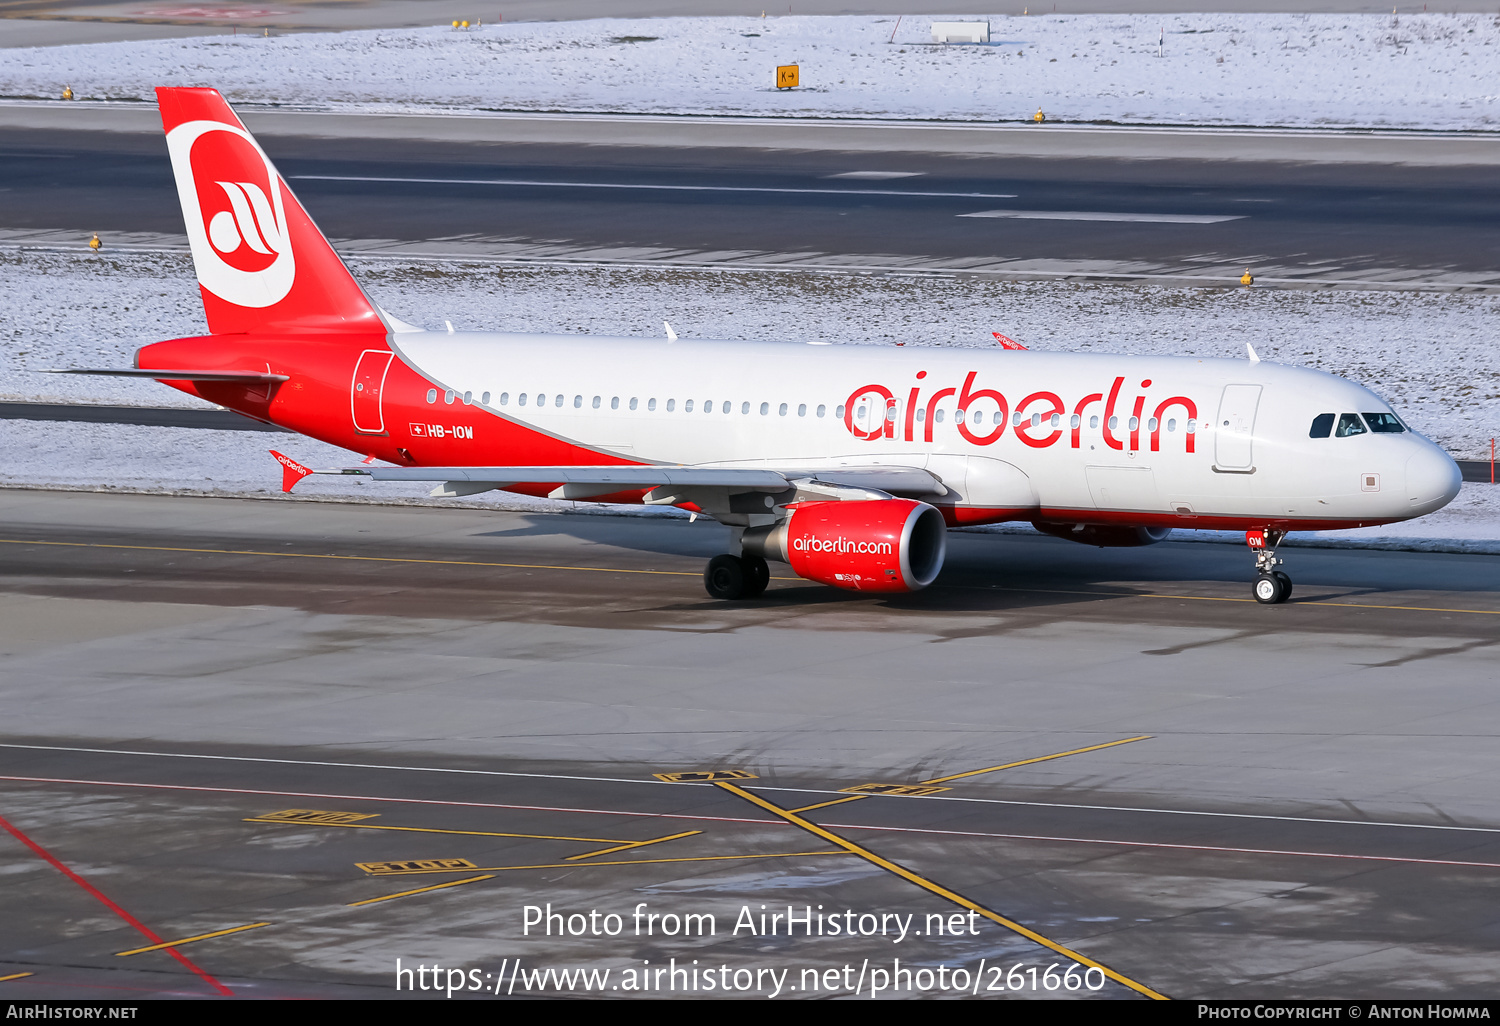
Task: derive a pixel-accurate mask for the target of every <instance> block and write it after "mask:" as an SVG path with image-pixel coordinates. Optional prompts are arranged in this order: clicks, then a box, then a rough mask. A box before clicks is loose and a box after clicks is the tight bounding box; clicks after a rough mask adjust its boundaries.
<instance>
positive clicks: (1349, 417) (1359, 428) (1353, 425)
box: [1333, 413, 1365, 438]
mask: <svg viewBox="0 0 1500 1026" xmlns="http://www.w3.org/2000/svg"><path fill="white" fill-rule="evenodd" d="M1364 433H1365V425H1364V423H1363V422H1362V421H1361V420H1360V419H1359V414H1357V413H1341V414H1339V426H1338V427H1337V428H1336V429H1335V430H1334V432H1333V437H1334V438H1348V437H1349V436H1350V435H1362V434H1364Z"/></svg>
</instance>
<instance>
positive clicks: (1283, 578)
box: [1271, 570, 1292, 602]
mask: <svg viewBox="0 0 1500 1026" xmlns="http://www.w3.org/2000/svg"><path fill="white" fill-rule="evenodd" d="M1271 576H1272V577H1274V578H1276V579H1277V580H1278V581H1280V582H1281V601H1283V602H1285V601H1286V600H1287V599H1289V598H1291V597H1292V579H1291V578H1290V577H1288V576H1287V575H1286V574H1284V573H1282V572H1281V571H1280V570H1272V571H1271Z"/></svg>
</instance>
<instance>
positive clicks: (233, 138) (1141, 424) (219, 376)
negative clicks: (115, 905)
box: [66, 88, 1461, 604]
mask: <svg viewBox="0 0 1500 1026" xmlns="http://www.w3.org/2000/svg"><path fill="white" fill-rule="evenodd" d="M157 98H158V104H159V107H160V111H161V116H162V123H163V128H164V129H165V131H166V142H167V149H168V151H169V153H170V156H171V160H172V169H173V173H174V175H175V178H176V183H177V190H178V196H179V198H180V200H181V204H182V211H183V217H184V220H185V223H186V227H187V235H188V240H189V243H190V246H191V250H192V255H193V262H194V266H195V269H196V272H197V278H198V283H199V286H200V290H201V292H202V297H203V306H204V312H205V314H206V317H207V322H208V328H209V332H210V334H208V335H204V336H199V337H194V338H179V339H172V340H169V341H163V342H157V343H155V344H152V345H147V346H144V347H142V348H141V349H140V350H139V351H138V352H137V353H136V356H135V366H134V367H132V368H128V369H107V368H104V369H99V368H75V369H70V370H68V371H66V372H67V373H86V374H124V375H128V376H135V377H144V378H151V379H155V380H157V381H160V382H162V383H163V384H166V385H169V386H170V387H172V388H176V389H178V390H180V391H182V392H185V393H187V394H188V395H192V396H197V397H199V398H201V399H205V400H207V401H209V402H211V403H216V404H218V405H220V406H223V407H227V408H229V409H232V410H236V411H238V412H240V413H243V414H245V415H247V416H250V417H254V418H256V419H258V420H261V421H265V422H267V423H271V424H276V425H280V426H282V427H285V428H289V429H291V430H292V431H296V432H300V433H301V434H304V435H308V436H310V437H313V438H317V439H320V440H322V441H325V442H329V443H332V444H333V445H337V446H341V447H343V448H345V449H348V450H351V451H352V452H354V453H358V454H360V455H361V456H363V457H364V458H365V462H363V463H360V464H358V465H355V466H350V467H342V468H335V469H332V470H319V471H314V470H312V469H310V468H308V467H305V466H303V465H302V464H300V463H298V462H297V461H296V460H293V459H291V458H290V457H287V456H284V455H282V454H280V453H274V452H273V455H274V456H275V457H276V459H277V460H279V461H280V463H281V464H282V468H283V488H284V490H286V491H290V490H291V489H292V487H293V486H294V485H295V484H296V483H297V482H298V481H299V480H301V479H302V478H303V477H305V476H306V475H308V474H310V473H338V474H362V475H366V476H367V477H369V478H372V479H375V480H380V481H406V482H431V483H435V485H436V486H435V487H434V488H433V489H432V491H431V494H432V495H434V496H446V497H456V496H464V495H473V494H476V493H479V492H484V491H489V490H492V489H502V490H507V491H511V492H515V493H520V494H525V495H533V496H547V497H550V498H554V499H575V500H591V501H594V502H604V503H639V504H647V505H670V506H676V507H679V508H681V509H684V510H687V511H689V512H690V513H691V514H693V515H694V516H695V517H696V516H697V515H704V516H707V517H711V518H713V519H714V520H717V521H718V522H719V523H721V524H725V525H727V526H728V527H729V528H730V529H731V530H730V545H729V546H728V549H729V551H726V552H724V553H722V554H720V555H717V556H715V557H714V558H713V559H711V560H710V561H709V562H708V565H707V567H706V569H705V571H704V585H705V588H706V589H707V591H708V593H709V595H711V596H713V597H715V598H718V599H726V600H733V599H747V598H753V597H755V596H757V595H760V594H761V593H762V592H763V591H764V590H765V588H766V586H767V583H768V581H769V579H770V570H769V567H768V564H767V560H778V561H781V562H784V563H787V564H789V565H790V567H791V569H792V570H793V571H794V572H795V573H796V574H798V575H799V576H800V577H803V578H805V579H808V580H812V581H818V582H821V583H824V584H828V585H832V586H833V587H836V588H844V589H849V590H853V591H860V592H877V593H881V592H887V593H889V592H909V591H916V590H918V589H921V588H925V587H926V586H928V585H929V584H931V583H932V582H933V580H934V579H936V578H937V576H938V573H939V571H940V570H941V569H942V565H943V560H944V555H945V552H946V545H945V535H946V530H947V529H948V528H950V527H955V526H963V525H975V524H994V523H1001V522H1005V521H1024V522H1030V523H1031V524H1032V525H1033V526H1035V527H1036V529H1037V530H1039V531H1042V532H1044V533H1046V534H1049V535H1053V536H1056V537H1058V538H1066V539H1068V540H1071V541H1076V542H1082V543H1086V544H1091V545H1098V546H1133V545H1149V544H1153V543H1155V542H1159V541H1161V540H1162V539H1164V538H1166V537H1167V536H1168V535H1169V534H1170V533H1171V531H1172V530H1173V529H1174V528H1178V527H1181V528H1209V529H1218V530H1233V531H1244V532H1246V541H1247V544H1248V545H1249V546H1250V548H1251V549H1252V550H1253V554H1254V558H1255V571H1256V573H1255V578H1254V583H1253V587H1252V594H1253V595H1254V597H1255V599H1256V601H1258V602H1261V603H1266V604H1275V603H1280V602H1284V601H1286V600H1287V598H1288V597H1290V595H1291V591H1292V582H1291V578H1290V577H1289V576H1288V575H1287V574H1286V573H1285V572H1284V571H1282V570H1279V569H1277V567H1278V565H1280V564H1282V562H1283V560H1281V559H1279V558H1277V556H1276V551H1277V547H1278V545H1279V544H1280V543H1281V541H1282V539H1284V538H1285V537H1286V533H1287V532H1288V531H1292V530H1299V531H1320V530H1332V529H1339V528H1350V527H1368V526H1373V525H1379V524H1390V523H1394V522H1397V521H1402V520H1408V519H1411V518H1413V517H1418V516H1422V515H1424V514H1426V513H1430V512H1432V511H1434V510H1436V509H1439V508H1441V507H1442V506H1444V505H1445V504H1447V503H1448V502H1449V501H1450V500H1452V499H1453V497H1454V496H1455V495H1457V494H1458V490H1459V484H1460V480H1461V476H1460V473H1459V469H1458V467H1457V465H1456V464H1455V463H1454V462H1453V460H1452V459H1451V458H1449V456H1448V455H1447V454H1446V453H1445V452H1444V451H1443V450H1442V449H1440V448H1439V447H1438V446H1437V445H1435V444H1433V443H1432V442H1431V441H1429V440H1428V439H1427V438H1425V437H1423V436H1422V435H1420V434H1418V433H1416V432H1415V431H1413V430H1411V429H1410V428H1409V427H1408V426H1407V425H1406V424H1405V423H1404V422H1403V421H1402V420H1401V418H1400V417H1399V416H1398V415H1397V414H1396V412H1395V411H1394V410H1393V409H1391V407H1390V405H1389V404H1388V403H1386V402H1385V401H1384V400H1382V399H1381V398H1379V397H1378V396H1376V395H1375V394H1374V393H1373V392H1371V391H1369V390H1368V389H1365V388H1363V387H1361V386H1359V385H1357V384H1355V383H1353V382H1350V381H1347V380H1344V379H1342V378H1338V377H1335V376H1333V375H1330V374H1325V373H1321V372H1318V371H1314V370H1308V369H1305V368H1300V367H1292V366H1285V365H1280V364H1276V363H1272V362H1268V361H1262V360H1260V359H1259V358H1258V357H1257V355H1256V353H1255V350H1254V348H1253V347H1249V346H1247V352H1248V357H1249V358H1248V359H1245V360H1233V359H1208V358H1197V357H1191V356H1179V357H1156V356H1149V357H1148V356H1124V355H1102V354H1101V355H1096V354H1088V355H1083V354H1073V353H1044V352H1036V351H1031V350H1027V349H1025V348H1024V347H1022V346H1021V345H1020V344H1018V343H1013V342H1011V340H1009V339H1006V338H1004V336H1000V335H998V334H997V339H999V340H1000V342H1001V345H1002V348H999V349H993V350H974V349H934V348H924V347H911V348H906V347H884V346H883V347H873V346H860V345H830V344H827V343H823V342H820V341H818V340H811V341H809V342H806V343H798V342H785V343H764V342H737V341H724V340H710V339H689V338H678V337H677V336H676V334H675V332H674V331H673V330H672V329H671V326H670V325H665V327H666V337H665V338H655V339H652V338H627V337H604V336H574V335H548V334H531V333H516V332H477V331H457V330H455V329H454V328H453V326H452V325H451V324H448V325H447V327H446V330H440V331H429V330H425V329H423V328H419V327H416V326H414V325H411V324H407V323H405V322H403V321H401V320H400V319H398V318H397V317H395V316H393V315H391V314H390V313H388V312H386V311H385V310H383V309H381V308H380V307H379V306H378V305H377V304H376V303H375V302H374V301H372V300H371V299H370V298H369V296H367V295H366V294H365V292H364V290H363V289H362V288H361V287H360V286H359V284H358V283H357V282H356V281H355V280H354V277H353V276H352V275H351V274H350V272H349V270H348V269H347V268H346V267H345V266H344V264H343V262H342V261H341V260H340V259H339V257H338V255H337V254H336V253H335V252H334V250H333V248H332V246H330V245H329V243H328V241H327V240H326V239H325V238H324V237H323V235H322V233H321V232H320V231H319V230H318V229H317V227H315V226H314V224H313V222H312V220H311V219H310V218H309V216H308V214H307V212H306V211H305V210H304V209H303V207H302V205H301V204H300V203H299V202H298V201H297V199H296V197H295V196H294V195H293V194H292V192H291V190H290V189H289V188H287V185H286V182H285V181H284V180H283V179H282V178H281V176H280V175H279V174H278V172H277V171H276V169H275V167H274V166H273V165H272V163H271V161H270V159H269V158H267V156H266V154H265V153H264V151H263V150H262V149H261V148H260V146H259V144H257V143H256V141H255V139H254V138H253V137H252V136H251V134H250V133H249V132H248V131H246V129H245V127H244V125H243V124H242V123H241V122H240V120H239V118H238V117H237V116H236V115H235V113H234V111H233V110H232V109H231V108H230V106H229V105H228V104H227V103H226V102H225V100H224V99H223V97H222V96H221V95H220V94H219V93H218V92H217V91H216V90H213V89H207V88H161V89H158V90H157ZM376 461H380V462H376ZM381 464H386V465H381Z"/></svg>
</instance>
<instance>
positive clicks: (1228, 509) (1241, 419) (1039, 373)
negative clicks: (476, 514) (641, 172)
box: [393, 332, 1459, 528]
mask: <svg viewBox="0 0 1500 1026" xmlns="http://www.w3.org/2000/svg"><path fill="white" fill-rule="evenodd" d="M393 344H394V346H395V348H397V349H398V350H399V352H400V353H401V355H402V356H403V357H404V358H405V359H406V360H407V361H408V362H410V363H411V364H412V365H413V367H414V368H416V369H418V370H419V371H420V372H421V373H422V374H424V375H426V376H427V377H428V378H429V379H431V380H433V381H435V382H437V383H439V384H440V385H441V386H443V387H442V389H439V390H438V391H437V393H436V396H435V401H433V402H432V404H431V405H432V407H435V409H434V410H433V412H434V415H435V416H437V415H440V414H441V407H443V406H444V405H446V404H448V403H464V402H467V403H469V404H471V405H474V406H480V407H482V408H483V409H484V410H486V411H487V412H489V413H491V414H493V415H495V416H498V417H502V418H505V419H507V420H510V421H512V422H513V423H514V424H516V425H517V426H521V427H525V428H528V429H530V430H531V431H534V432H537V433H540V434H541V435H548V436H552V437H553V438H556V439H561V440H567V441H569V442H572V443H575V444H577V445H579V446H581V447H584V448H585V449H587V450H592V451H593V452H595V453H599V454H609V455H612V456H615V457H621V458H624V459H627V460H630V461H632V462H639V463H667V464H681V465H688V466H717V467H732V466H743V467H768V468H796V467H799V466H806V467H829V466H838V465H849V466H861V465H872V464H873V465H894V466H907V467H920V468H925V469H928V470H931V471H933V472H934V473H935V474H937V475H938V476H939V477H940V478H941V479H942V481H943V483H944V484H945V485H947V486H948V487H949V488H950V489H951V490H952V492H953V493H954V495H953V498H954V500H955V501H956V505H958V506H959V507H961V508H967V509H968V510H970V511H971V512H972V515H971V516H970V517H969V518H968V521H969V522H978V521H981V520H985V519H991V520H1002V519H1004V520H1008V519H1044V520H1058V521H1070V520H1083V519H1092V520H1095V521H1098V522H1106V523H1107V522H1111V521H1113V520H1118V521H1119V522H1127V523H1148V522H1150V523H1160V524H1163V525H1172V524H1176V525H1179V526H1184V527H1189V526H1214V525H1215V523H1216V522H1217V521H1219V520H1225V521H1226V523H1225V525H1224V526H1232V525H1231V524H1229V523H1228V522H1227V521H1240V520H1248V519H1254V520H1265V521H1267V522H1276V523H1282V524H1284V525H1285V526H1287V527H1289V528H1296V527H1304V528H1315V527H1334V526H1358V525H1360V524H1367V523H1379V522H1390V521H1394V520H1403V519H1409V518H1411V517H1415V516H1420V515H1422V514H1424V513H1428V512H1431V511H1432V510H1434V509H1437V508H1439V507H1441V506H1442V505H1444V504H1445V503H1447V502H1448V501H1449V500H1450V499H1451V498H1452V497H1453V495H1454V494H1456V492H1457V488H1458V481H1459V475H1458V471H1457V467H1456V465H1455V464H1454V463H1453V461H1452V460H1451V459H1450V458H1449V457H1448V456H1447V454H1446V453H1444V452H1443V451H1442V450H1441V449H1440V448H1438V447H1437V446H1436V445H1434V444H1433V443H1432V442H1431V441H1429V440H1428V439H1426V438H1424V437H1423V436H1421V435H1418V434H1416V433H1414V432H1411V431H1409V430H1401V431H1391V430H1387V431H1379V430H1369V429H1367V428H1365V427H1364V424H1363V421H1361V425H1360V426H1361V430H1360V432H1359V433H1356V434H1349V435H1346V436H1344V437H1337V436H1334V435H1332V434H1330V435H1329V436H1328V437H1321V438H1319V437H1310V429H1311V427H1312V425H1313V423H1314V419H1315V418H1316V417H1318V416H1319V415H1322V414H1332V415H1334V418H1335V421H1337V420H1338V418H1339V417H1341V416H1342V415H1344V414H1357V415H1364V414H1370V413H1382V414H1389V413H1390V412H1391V409H1390V406H1389V405H1388V404H1387V403H1386V402H1385V401H1384V400H1382V399H1380V398H1378V397H1377V396H1376V395H1374V394H1373V393H1372V392H1370V391H1369V390H1367V389H1365V388H1362V387H1361V386H1359V385H1356V384H1353V383H1352V382H1349V381H1346V380H1344V379H1342V378H1337V377H1334V376H1332V375H1328V374H1324V373H1321V372H1318V371H1312V370H1306V369H1302V368H1296V367H1288V366H1283V365H1278V364H1273V363H1266V362H1252V361H1249V360H1225V359H1196V358H1192V357H1136V356H1118V355H1079V354H1063V353H1039V352H1030V351H1006V350H977V349H945V348H917V347H912V348H895V347H879V348H877V347H874V346H850V345H803V344H798V343H763V342H730V341H709V340H690V339H678V340H666V339H662V340H655V339H640V338H619V337H578V336H560V335H532V334H501V333H469V332H460V333H439V332H403V333H398V334H395V335H394V336H393ZM960 414H962V421H961V422H960ZM1372 423H1373V422H1372ZM1384 423H1386V424H1387V425H1389V424H1390V423H1391V422H1390V421H1385V422H1384ZM1190 448H1191V450H1192V451H1189V449H1190ZM486 457H487V458H488V459H489V460H491V461H493V460H494V459H495V455H494V454H493V453H488V454H486ZM505 461H506V462H512V463H516V464H524V463H526V462H527V458H526V454H525V453H524V452H516V453H510V454H506V455H505ZM986 511H992V513H993V515H989V514H987V513H986Z"/></svg>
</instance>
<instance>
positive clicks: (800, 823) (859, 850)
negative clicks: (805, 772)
mask: <svg viewBox="0 0 1500 1026" xmlns="http://www.w3.org/2000/svg"><path fill="white" fill-rule="evenodd" d="M714 786H715V787H719V788H723V789H724V790H725V791H728V792H729V793H730V794H733V795H738V796H739V797H741V798H743V799H745V801H747V802H750V803H751V804H752V805H757V806H759V807H760V808H762V809H765V810H766V811H767V812H769V813H771V814H772V815H774V816H779V817H781V818H782V819H784V820H786V821H787V822H788V823H790V824H792V825H793V826H796V827H801V828H802V829H803V830H806V831H807V832H808V833H810V834H813V835H815V836H817V837H821V838H823V840H825V841H828V842H830V843H832V844H836V845H838V846H839V847H840V848H842V849H844V850H845V851H846V852H848V853H849V854H851V855H858V856H859V857H860V858H862V859H864V860H865V861H866V862H869V863H872V864H873V865H876V866H879V867H880V868H881V869H884V870H886V871H887V872H889V873H894V874H895V875H897V876H899V877H901V878H902V879H903V880H907V881H910V882H911V883H914V884H916V885H917V886H918V887H921V888H922V889H923V890H925V891H928V892H929V893H932V894H936V895H937V896H938V897H940V898H945V899H947V900H948V901H951V902H953V903H954V904H955V905H958V906H960V907H962V908H966V909H969V910H971V911H973V912H976V913H978V914H979V915H982V916H984V917H985V918H986V919H988V920H990V921H991V922H995V923H999V924H1000V925H1001V926H1003V927H1005V928H1006V929H1007V930H1011V931H1013V932H1015V933H1018V934H1020V935H1021V936H1022V937H1025V938H1026V939H1027V940H1030V941H1035V942H1036V943H1037V944H1040V945H1042V946H1043V947H1045V948H1049V949H1051V950H1052V951H1055V952H1057V953H1058V954H1059V955H1062V956H1063V957H1064V958H1070V959H1072V960H1073V961H1075V962H1077V963H1079V964H1080V965H1086V966H1090V967H1092V968H1094V969H1098V970H1099V971H1100V972H1102V973H1103V974H1104V975H1105V976H1107V977H1109V978H1110V979H1112V980H1114V981H1115V982H1116V983H1119V984H1123V985H1124V986H1126V987H1129V988H1130V989H1131V990H1133V991H1135V992H1136V993H1138V994H1144V995H1145V996H1146V997H1149V998H1154V999H1156V1000H1158V1001H1165V1000H1167V996H1166V995H1165V994H1162V993H1159V992H1157V991H1154V990H1152V989H1151V988H1150V987H1148V986H1146V985H1145V984H1144V983H1138V982H1136V981H1135V980H1132V979H1131V978H1130V977H1128V976H1122V975H1121V974H1120V973H1117V972H1115V971H1114V970H1113V969H1111V968H1109V967H1108V966H1105V965H1101V964H1100V963H1098V962H1096V961H1094V960H1093V959H1092V958H1089V957H1088V956H1087V955H1083V954H1080V953H1079V952H1076V951H1074V950H1073V949H1072V948H1068V947H1064V946H1063V945H1061V944H1059V943H1057V942H1056V941H1053V940H1049V939H1047V938H1046V937H1043V936H1042V935H1041V934H1039V933H1037V932H1036V931H1035V930H1031V929H1028V928H1027V927H1025V926H1022V925H1021V924H1020V923H1018V922H1015V921H1014V920H1011V919H1007V918H1005V917H1004V916H1002V915H1000V914H999V913H998V912H994V911H991V910H990V909H988V908H985V907H984V906H983V905H981V904H979V903H978V902H976V901H973V900H971V899H969V898H966V897H964V896H963V895H962V894H959V893H958V892H957V891H952V890H949V889H948V888H946V887H944V886H943V885H942V884H939V883H934V882H933V881H931V880H929V879H927V878H926V877H925V876H921V875H919V874H917V873H914V872H912V871H911V870H910V869H907V868H906V867H905V866H903V865H900V864H899V863H895V862H892V861H890V860H889V859H885V858H881V857H880V856H879V855H877V854H875V853H874V852H873V851H870V850H869V849H868V848H865V847H862V846H860V845H858V844H855V843H854V842H853V841H850V840H846V839H845V838H843V837H840V836H839V835H838V834H835V833H833V832H832V831H830V830H825V829H823V828H822V827H820V826H818V825H817V824H816V823H812V822H809V821H808V820H805V819H803V818H802V817H800V816H798V815H797V814H796V813H795V812H792V811H791V810H789V809H783V808H781V807H780V806H778V805H774V804H772V803H771V802H768V801H766V800H765V799H764V798H762V797H760V796H759V795H757V794H752V793H751V792H749V791H747V790H745V789H744V788H743V787H737V786H736V785H734V784H731V783H728V782H726V781H715V783H714Z"/></svg>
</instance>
